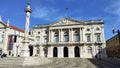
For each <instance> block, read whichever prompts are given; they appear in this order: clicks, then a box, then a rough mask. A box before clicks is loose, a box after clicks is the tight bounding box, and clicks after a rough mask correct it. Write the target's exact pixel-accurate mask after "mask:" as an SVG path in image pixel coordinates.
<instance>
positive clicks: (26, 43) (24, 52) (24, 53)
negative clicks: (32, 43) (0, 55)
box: [21, 3, 32, 57]
mask: <svg viewBox="0 0 120 68" xmlns="http://www.w3.org/2000/svg"><path fill="white" fill-rule="evenodd" d="M25 12H26V25H25V35H24V40H23V48H22V53H21V56H22V57H28V56H29V54H30V53H29V24H30V14H31V12H32V10H31V8H30V3H28V5H27V8H26V9H25Z"/></svg>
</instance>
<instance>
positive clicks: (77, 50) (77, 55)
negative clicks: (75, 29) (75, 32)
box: [74, 46, 80, 57]
mask: <svg viewBox="0 0 120 68" xmlns="http://www.w3.org/2000/svg"><path fill="white" fill-rule="evenodd" d="M74 53H75V57H80V50H79V47H77V46H76V47H75V48H74Z"/></svg>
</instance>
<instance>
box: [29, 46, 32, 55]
mask: <svg viewBox="0 0 120 68" xmlns="http://www.w3.org/2000/svg"><path fill="white" fill-rule="evenodd" d="M29 53H30V56H32V55H33V46H29Z"/></svg>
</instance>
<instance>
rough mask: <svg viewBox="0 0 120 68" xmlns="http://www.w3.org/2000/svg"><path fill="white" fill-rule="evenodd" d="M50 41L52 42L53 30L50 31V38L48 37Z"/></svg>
mask: <svg viewBox="0 0 120 68" xmlns="http://www.w3.org/2000/svg"><path fill="white" fill-rule="evenodd" d="M50 41H51V42H53V30H51V37H50Z"/></svg>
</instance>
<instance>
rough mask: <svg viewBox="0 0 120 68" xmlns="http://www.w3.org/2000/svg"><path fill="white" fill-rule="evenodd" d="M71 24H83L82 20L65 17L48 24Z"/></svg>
mask: <svg viewBox="0 0 120 68" xmlns="http://www.w3.org/2000/svg"><path fill="white" fill-rule="evenodd" d="M73 24H83V22H81V21H77V20H73V19H69V18H65V19H62V20H59V21H57V22H55V23H53V24H50V25H51V26H59V25H73Z"/></svg>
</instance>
